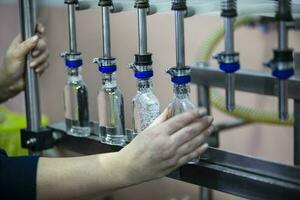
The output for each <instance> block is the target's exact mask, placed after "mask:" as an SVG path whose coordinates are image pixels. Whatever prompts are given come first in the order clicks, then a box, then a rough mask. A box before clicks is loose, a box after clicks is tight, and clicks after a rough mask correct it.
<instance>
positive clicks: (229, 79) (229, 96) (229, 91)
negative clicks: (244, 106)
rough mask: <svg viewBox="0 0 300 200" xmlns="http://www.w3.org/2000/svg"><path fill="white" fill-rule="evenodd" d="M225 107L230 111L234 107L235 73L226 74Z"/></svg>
mask: <svg viewBox="0 0 300 200" xmlns="http://www.w3.org/2000/svg"><path fill="white" fill-rule="evenodd" d="M226 109H227V110H228V111H229V112H232V111H233V110H234V109H235V74H234V73H227V74H226Z"/></svg>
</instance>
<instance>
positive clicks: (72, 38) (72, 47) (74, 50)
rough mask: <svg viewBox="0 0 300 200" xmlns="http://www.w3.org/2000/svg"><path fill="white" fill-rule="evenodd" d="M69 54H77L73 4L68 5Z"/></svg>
mask: <svg viewBox="0 0 300 200" xmlns="http://www.w3.org/2000/svg"><path fill="white" fill-rule="evenodd" d="M68 18H69V20H68V22H69V46H70V52H72V53H77V39H76V16H75V4H68Z"/></svg>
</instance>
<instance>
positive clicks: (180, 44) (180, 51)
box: [175, 10, 185, 69]
mask: <svg viewBox="0 0 300 200" xmlns="http://www.w3.org/2000/svg"><path fill="white" fill-rule="evenodd" d="M184 15H185V11H181V10H176V11H175V33H176V67H177V68H179V69H181V68H184V67H185V44H184Z"/></svg>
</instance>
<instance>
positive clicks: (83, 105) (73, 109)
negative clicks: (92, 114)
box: [64, 68, 91, 137]
mask: <svg viewBox="0 0 300 200" xmlns="http://www.w3.org/2000/svg"><path fill="white" fill-rule="evenodd" d="M64 100H65V119H66V128H67V133H68V134H69V135H73V136H76V137H87V136H89V135H90V133H91V128H90V125H89V123H90V122H89V108H88V107H89V106H88V92H87V87H86V85H85V83H84V81H83V79H82V77H81V75H80V73H79V69H78V68H77V69H72V68H69V69H68V81H67V84H66V85H65V87H64Z"/></svg>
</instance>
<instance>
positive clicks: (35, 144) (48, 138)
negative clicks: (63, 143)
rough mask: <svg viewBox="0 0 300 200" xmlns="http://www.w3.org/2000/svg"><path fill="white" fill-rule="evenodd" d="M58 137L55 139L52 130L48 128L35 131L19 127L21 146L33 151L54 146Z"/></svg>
mask: <svg viewBox="0 0 300 200" xmlns="http://www.w3.org/2000/svg"><path fill="white" fill-rule="evenodd" d="M58 138H60V137H58ZM58 138H57V139H55V137H54V136H53V133H52V130H51V129H48V128H44V129H41V130H39V131H37V132H35V131H30V130H27V129H21V146H22V147H23V148H25V149H28V150H31V151H33V152H37V151H42V150H45V149H50V148H52V147H54V145H55V144H56V142H57V141H58Z"/></svg>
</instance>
